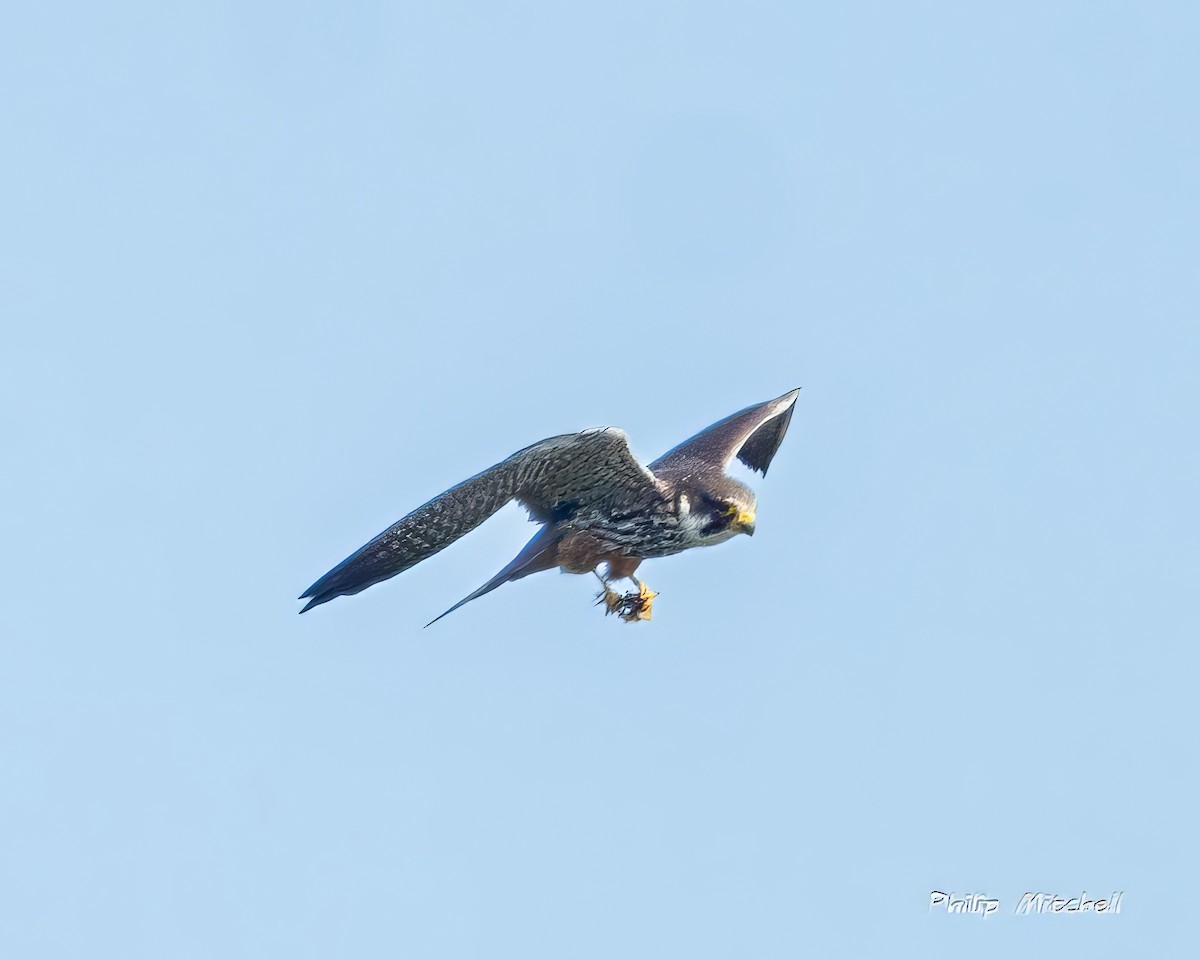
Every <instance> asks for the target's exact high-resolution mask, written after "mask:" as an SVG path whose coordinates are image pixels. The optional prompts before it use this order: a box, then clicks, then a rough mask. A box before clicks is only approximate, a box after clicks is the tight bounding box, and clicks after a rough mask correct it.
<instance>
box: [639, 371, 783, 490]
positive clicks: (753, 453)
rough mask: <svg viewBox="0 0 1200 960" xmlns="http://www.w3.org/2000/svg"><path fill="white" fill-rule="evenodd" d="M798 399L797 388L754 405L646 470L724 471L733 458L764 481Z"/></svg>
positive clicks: (663, 473) (664, 472) (662, 472)
mask: <svg viewBox="0 0 1200 960" xmlns="http://www.w3.org/2000/svg"><path fill="white" fill-rule="evenodd" d="M799 395H800V388H799V387H797V388H796V389H795V390H792V391H791V392H789V393H785V394H784V395H783V396H782V397H779V398H778V399H776V400H768V401H767V402H766V403H759V404H755V405H754V406H752V407H747V408H746V409H745V410H739V411H738V412H737V413H735V414H732V415H731V416H728V417H726V418H725V419H724V420H718V421H717V422H716V423H714V424H713V425H712V426H711V427H706V428H705V429H703V430H701V431H700V432H699V433H698V434H696V435H695V436H694V437H691V438H690V439H688V440H684V441H683V443H681V444H679V446H677V447H674V448H672V449H671V450H668V451H667V452H666V453H664V454H663V455H662V456H661V457H659V458H658V459H657V460H655V461H654V462H653V463H652V464H650V469H651V470H652V471H654V473H655V474H656V475H659V476H678V475H681V474H687V473H693V472H705V471H708V470H712V469H713V468H714V467H715V468H717V469H718V470H724V469H725V468H726V467H728V466H729V464H730V463H731V462H732V460H733V458H734V457H737V458H738V459H739V460H741V461H742V463H744V464H745V465H746V466H748V467H749V468H750V469H751V470H757V471H758V472H759V473H761V474H762V475H763V476H764V477H765V476H766V475H767V467H769V466H770V465H771V460H772V458H773V457H774V456H775V451H777V450H778V449H779V445H780V444H781V443H783V435H784V434H785V433H787V428H788V424H789V423H791V422H792V411H793V409H794V408H795V406H796V397H797V396H799Z"/></svg>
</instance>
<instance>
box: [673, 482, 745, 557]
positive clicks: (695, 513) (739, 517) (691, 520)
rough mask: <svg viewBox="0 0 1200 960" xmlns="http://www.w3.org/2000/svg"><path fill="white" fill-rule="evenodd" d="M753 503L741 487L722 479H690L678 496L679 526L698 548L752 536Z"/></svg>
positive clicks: (738, 484) (743, 487)
mask: <svg viewBox="0 0 1200 960" xmlns="http://www.w3.org/2000/svg"><path fill="white" fill-rule="evenodd" d="M756 502H757V501H756V500H755V497H754V491H753V490H751V489H750V488H749V487H747V486H746V485H745V484H744V483H739V482H738V481H737V480H734V479H732V478H730V477H727V476H724V475H723V474H722V475H717V476H704V477H694V478H692V481H691V483H689V484H688V485H687V487H686V488H684V489H683V490H681V491H680V494H679V512H680V516H681V518H682V521H683V523H684V524H685V525H686V526H688V527H690V528H691V529H692V531H693V532H694V536H695V537H696V539H697V541H698V542H699V543H702V544H711V543H720V542H721V541H722V540H728V539H729V538H730V537H732V536H734V535H735V534H739V533H745V534H748V535H749V536H753V535H754V518H755V505H756Z"/></svg>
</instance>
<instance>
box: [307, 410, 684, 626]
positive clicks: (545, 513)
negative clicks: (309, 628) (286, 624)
mask: <svg viewBox="0 0 1200 960" xmlns="http://www.w3.org/2000/svg"><path fill="white" fill-rule="evenodd" d="M661 497H662V494H661V493H660V492H659V489H658V486H657V485H656V484H655V481H654V475H653V474H652V473H650V471H649V470H647V469H646V468H645V467H643V466H642V465H641V464H639V463H638V462H637V460H635V459H634V457H633V454H632V453H631V452H630V450H629V444H628V443H627V442H626V439H625V433H624V431H622V430H618V429H616V428H614V427H605V428H603V429H600V430H585V431H584V432H582V433H570V434H565V435H563V436H560V437H551V438H550V439H548V440H543V441H542V442H541V443H535V444H533V445H532V446H529V447H526V448H525V449H524V450H519V451H517V452H516V453H514V454H513V455H512V456H511V457H509V458H508V459H507V460H503V461H501V462H500V463H498V464H496V465H495V466H494V467H489V468H488V469H487V470H484V471H483V472H482V473H478V474H476V475H475V476H473V477H471V478H470V479H469V480H464V481H463V482H462V483H460V484H458V485H457V486H454V487H451V488H450V489H449V490H447V491H446V492H445V493H443V494H440V495H439V496H436V497H434V498H433V499H432V500H430V501H429V502H428V503H426V504H425V505H424V506H420V507H418V508H417V509H416V510H414V511H413V512H412V513H410V514H409V515H408V516H406V517H404V519H402V520H400V521H398V522H396V523H394V524H392V526H390V527H388V528H387V529H386V530H384V531H383V533H381V534H379V536H377V537H376V538H375V539H374V540H372V541H371V542H370V543H368V544H367V545H366V546H364V547H362V548H360V549H359V550H357V551H355V552H354V553H353V554H351V555H350V556H349V557H347V558H346V559H345V560H343V561H342V562H341V563H339V564H338V565H337V566H336V567H334V568H333V569H332V570H330V571H329V572H328V573H327V574H325V576H323V577H322V578H321V579H320V580H318V581H317V582H316V583H314V584H313V585H312V586H311V587H309V588H308V589H307V590H305V591H304V593H303V594H301V596H300V599H301V600H303V599H306V598H309V599H308V603H307V604H306V605H305V606H304V609H303V610H301V611H300V612H301V613H304V611H305V610H309V609H311V608H312V607H315V606H317V605H318V604H321V603H326V602H327V601H329V600H332V599H333V598H334V597H339V596H347V595H350V594H355V593H358V592H360V591H362V590H365V589H366V588H367V587H369V586H372V585H373V584H376V583H379V582H380V581H381V580H386V579H388V578H389V577H394V576H395V575H396V574H398V573H403V572H404V571H405V570H407V569H408V568H409V567H411V566H414V565H416V564H418V563H420V562H421V561H422V560H424V559H426V558H427V557H431V556H433V554H435V553H437V552H438V551H439V550H441V549H443V548H445V547H448V546H449V545H450V544H452V543H453V542H454V541H455V540H457V539H458V538H459V537H461V536H463V535H464V534H466V533H469V532H470V531H472V530H474V529H475V528H476V527H477V526H479V525H480V524H481V523H483V521H484V520H486V519H487V518H488V517H490V516H491V515H492V514H494V513H495V512H496V511H497V510H499V509H500V508H501V507H503V506H504V505H505V504H507V503H509V502H510V501H511V500H514V499H516V500H519V501H520V502H521V503H522V504H524V505H525V506H526V507H527V508H528V509H529V512H530V513H531V514H532V515H533V516H534V517H536V518H537V519H538V520H542V521H546V522H554V521H559V520H565V519H566V518H568V517H570V516H572V515H573V514H574V513H576V512H577V511H581V510H582V511H590V510H603V511H623V510H636V509H639V508H641V507H645V506H647V505H648V504H650V503H653V502H654V501H655V500H657V499H661Z"/></svg>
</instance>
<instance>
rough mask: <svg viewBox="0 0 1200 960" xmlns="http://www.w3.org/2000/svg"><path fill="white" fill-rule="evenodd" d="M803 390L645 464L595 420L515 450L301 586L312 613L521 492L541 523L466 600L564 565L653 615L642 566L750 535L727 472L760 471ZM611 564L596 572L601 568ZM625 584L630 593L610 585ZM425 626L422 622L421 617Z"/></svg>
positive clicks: (397, 569)
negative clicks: (592, 425)
mask: <svg viewBox="0 0 1200 960" xmlns="http://www.w3.org/2000/svg"><path fill="white" fill-rule="evenodd" d="M799 393H800V391H799V389H796V390H792V391H791V392H789V393H785V394H784V395H783V396H782V397H779V398H778V399H776V400H768V401H767V402H766V403H759V404H755V405H754V406H751V407H747V408H746V409H745V410H740V411H738V412H737V413H735V414H732V415H730V416H728V417H726V418H725V419H724V420H719V421H717V422H716V423H714V424H713V425H712V426H710V427H707V428H705V429H704V430H701V431H700V432H699V433H698V434H696V435H695V436H694V437H692V438H691V439H689V440H685V441H684V442H683V443H681V444H679V445H678V446H677V447H674V448H673V449H671V450H669V451H668V452H667V453H665V454H663V455H662V456H661V457H659V458H658V459H657V460H655V461H654V462H653V463H651V464H650V465H649V466H648V467H645V466H642V465H641V464H640V463H638V461H637V460H636V459H635V458H634V456H633V454H632V453H631V452H630V450H629V445H628V443H627V442H626V439H625V433H624V431H622V430H618V429H617V428H615V427H601V428H599V429H594V430H584V431H583V432H581V433H568V434H564V435H563V436H559V437H551V438H549V439H548V440H543V441H541V443H535V444H533V445H532V446H529V447H526V448H525V449H523V450H518V451H517V452H516V453H514V454H513V455H512V456H511V457H509V458H508V459H507V460H502V461H501V462H500V463H498V464H496V465H495V466H493V467H488V469H486V470H484V471H483V472H482V473H477V474H476V475H475V476H473V477H471V478H470V479H469V480H464V481H463V482H462V483H460V484H458V485H457V486H454V487H451V488H450V489H449V490H447V491H446V492H445V493H443V494H440V495H438V496H436V497H434V498H433V499H432V500H430V501H429V502H428V503H426V504H425V505H424V506H421V507H417V509H416V510H414V511H413V512H412V513H410V514H409V515H408V516H406V517H404V519H402V520H399V521H398V522H396V523H394V524H392V526H390V527H388V528H387V529H386V530H384V531H383V533H381V534H379V536H377V537H376V538H375V539H374V540H372V541H371V542H370V543H368V544H367V545H366V546H364V547H362V548H361V549H359V550H356V551H355V552H354V553H352V554H351V555H350V556H349V557H347V558H346V559H345V560H343V561H342V562H341V563H339V564H338V565H337V566H336V567H334V568H333V569H332V570H330V571H329V572H328V573H327V574H325V576H323V577H321V579H320V580H318V581H317V582H316V583H314V584H313V585H312V586H311V587H309V588H308V589H307V590H305V591H304V593H303V594H301V596H300V599H301V600H304V599H307V600H308V603H307V604H305V606H304V608H303V609H302V610H301V611H300V612H301V613H304V611H305V610H310V609H312V608H313V607H315V606H317V605H318V604H322V603H326V602H327V601H329V600H332V599H333V598H334V597H340V596H348V595H350V594H355V593H358V592H360V591H362V590H365V589H366V588H367V587H369V586H372V585H373V584H376V583H379V582H380V581H382V580H387V579H388V578H389V577H394V576H395V575H396V574H398V573H403V572H404V571H405V570H407V569H408V568H409V567H412V566H414V565H415V564H418V563H420V562H421V561H422V560H424V559H426V558H427V557H431V556H433V554H435V553H437V552H438V551H439V550H441V549H443V548H444V547H448V546H449V545H450V544H451V543H453V542H454V541H455V540H457V539H458V538H459V537H461V536H463V535H464V534H466V533H469V532H470V531H471V530H474V529H475V528H476V527H477V526H479V525H480V524H481V523H483V521H484V520H486V519H487V518H488V517H490V516H491V515H492V514H494V513H495V512H496V511H498V510H499V509H500V508H501V507H503V506H504V505H505V504H507V503H509V502H511V501H512V500H517V501H518V502H519V503H521V504H522V505H523V506H524V507H525V508H526V509H527V510H528V511H529V513H530V516H531V519H533V520H538V521H540V522H541V523H542V526H541V528H540V529H539V530H538V532H537V533H536V534H535V535H534V537H533V539H532V540H530V541H529V543H527V544H526V545H525V548H524V549H523V550H521V552H520V553H518V554H517V555H516V557H514V558H513V560H512V562H511V563H509V564H508V565H507V566H506V567H505V568H504V569H503V570H501V571H500V572H499V573H497V574H496V575H495V576H494V577H492V579H490V580H489V581H488V582H487V583H485V584H484V585H483V586H482V587H480V588H479V589H478V590H476V591H475V592H474V593H472V594H470V595H469V596H467V597H464V598H463V599H462V600H460V601H459V602H458V603H456V604H455V605H454V606H452V607H451V608H450V609H449V610H447V611H446V613H443V614H442V615H441V616H439V617H437V618H435V619H434V620H433V621H430V623H436V622H437V620H440V619H441V618H442V617H444V616H446V614H448V613H452V612H453V611H455V610H457V609H458V608H459V607H461V606H462V605H463V604H464V603H469V602H470V601H471V600H474V599H476V598H477V597H481V596H483V595H484V594H485V593H489V592H490V591H492V590H494V589H496V587H498V586H500V585H501V584H503V583H508V582H509V581H510V580H519V579H520V578H521V577H527V576H529V575H530V574H531V573H538V572H539V571H541V570H550V569H553V568H554V567H560V568H561V569H562V570H564V571H566V572H567V573H596V576H597V577H599V578H600V582H601V585H602V587H603V590H602V593H601V594H600V596H599V598H598V600H597V603H603V604H604V606H605V608H606V611H607V612H608V613H615V614H618V615H619V616H620V617H621V619H623V620H625V621H627V622H634V621H636V620H649V619H650V613H651V607H652V604H653V602H654V598H655V596H657V594H655V592H654V591H653V590H651V589H650V588H649V587H647V586H646V585H645V584H644V583H643V582H642V581H641V580H639V579H638V578H637V577H636V576H634V572H635V571H636V570H637V567H638V564H640V563H641V562H642V561H643V560H646V559H650V558H654V557H667V556H670V555H672V554H675V553H679V552H681V551H683V550H688V549H691V548H692V547H703V546H708V545H710V544H714V543H720V542H722V541H723V540H728V539H729V538H730V537H732V536H734V535H735V534H739V533H745V534H751V535H752V534H753V533H754V515H755V503H756V501H755V497H754V493H753V492H752V491H751V490H750V488H749V487H747V486H746V485H745V484H744V483H741V482H739V481H737V480H734V479H733V478H732V477H729V476H727V475H726V473H725V470H726V468H727V467H728V466H729V464H730V463H732V461H733V458H734V457H737V458H738V459H739V460H741V461H742V463H744V464H745V465H746V466H748V467H750V468H751V469H752V470H757V471H759V472H760V473H761V474H762V475H763V476H766V474H767V467H768V466H770V464H771V459H772V458H773V457H774V456H775V452H776V451H777V450H778V449H779V445H780V444H781V443H782V442H783V436H784V434H785V433H786V432H787V428H788V424H789V423H790V422H791V419H792V410H793V407H794V406H795V403H796V397H797V395H798V394H799ZM601 565H604V566H605V567H606V573H605V575H603V576H601V575H600V573H599V572H598V571H597V568H598V567H600V566H601ZM620 580H629V581H631V582H632V583H633V585H634V586H635V587H636V588H637V589H636V591H631V592H628V593H625V594H623V595H622V594H618V593H616V592H615V591H614V590H612V588H611V586H610V584H611V583H613V582H616V581H620ZM427 626H428V624H427Z"/></svg>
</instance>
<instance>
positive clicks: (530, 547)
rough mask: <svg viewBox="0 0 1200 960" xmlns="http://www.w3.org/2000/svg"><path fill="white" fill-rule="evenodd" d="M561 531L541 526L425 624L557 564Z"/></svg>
mask: <svg viewBox="0 0 1200 960" xmlns="http://www.w3.org/2000/svg"><path fill="white" fill-rule="evenodd" d="M562 537H563V535H562V533H561V532H560V531H556V530H555V529H554V528H553V527H551V526H545V527H542V529H541V530H539V531H538V532H537V533H535V534H534V535H533V539H532V540H530V541H529V542H528V543H527V544H525V546H524V547H522V548H521V552H520V553H518V554H517V555H516V556H515V557H513V558H512V560H511V561H510V562H509V563H508V564H507V565H506V566H505V567H504V569H503V570H501V571H500V572H499V573H497V574H496V575H495V576H494V577H492V579H491V580H489V581H488V582H487V583H485V584H484V585H483V586H482V587H480V588H479V589H478V590H476V591H475V592H474V593H472V594H470V595H468V596H465V597H463V598H462V599H461V600H459V601H458V603H456V604H455V605H454V606H452V607H451V608H450V609H449V610H447V611H446V613H443V614H440V615H439V616H436V617H434V618H433V619H432V620H430V621H429V622H428V623H427V624H425V626H427V627H432V626H433V625H434V624H435V623H437V622H438V621H439V620H441V619H442V617H444V616H446V614H448V613H453V612H454V611H455V610H457V609H458V608H459V607H461V606H462V605H463V604H464V603H470V602H471V601H472V600H474V599H476V598H477V597H482V596H483V595H484V594H485V593H491V592H492V591H493V590H495V589H496V588H497V587H498V586H500V585H501V584H504V583H508V582H509V581H510V580H520V579H521V578H522V577H527V576H529V575H530V574H531V573H540V572H541V571H542V570H549V569H551V568H553V567H557V566H558V544H559V542H560V541H561V540H562Z"/></svg>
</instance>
